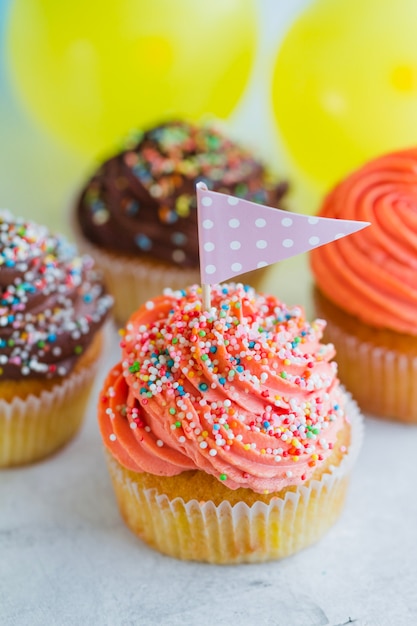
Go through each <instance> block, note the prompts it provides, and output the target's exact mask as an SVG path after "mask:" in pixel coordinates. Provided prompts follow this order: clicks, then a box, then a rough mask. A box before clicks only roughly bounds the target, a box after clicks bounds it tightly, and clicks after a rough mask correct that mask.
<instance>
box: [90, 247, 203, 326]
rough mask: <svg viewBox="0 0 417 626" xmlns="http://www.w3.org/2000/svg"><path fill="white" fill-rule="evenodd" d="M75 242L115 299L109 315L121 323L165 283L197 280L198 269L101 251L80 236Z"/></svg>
mask: <svg viewBox="0 0 417 626" xmlns="http://www.w3.org/2000/svg"><path fill="white" fill-rule="evenodd" d="M78 243H79V247H80V249H81V250H82V251H83V252H84V253H86V254H89V255H90V256H92V257H93V259H94V260H95V262H96V265H97V267H98V268H99V269H100V270H101V271H102V273H103V279H104V282H105V284H106V286H107V289H108V291H109V292H110V293H111V294H112V295H113V297H114V300H115V301H114V306H113V315H114V317H115V319H116V321H117V322H118V323H119V324H124V323H125V322H126V321H127V319H128V318H129V317H130V315H131V314H132V313H133V312H134V311H135V310H136V309H138V308H139V307H140V305H142V304H143V303H144V302H146V301H147V300H150V299H151V298H155V297H156V296H159V295H161V293H162V292H163V290H164V289H165V288H166V287H169V288H171V289H173V290H177V289H184V288H185V287H187V286H188V285H194V284H195V283H198V282H199V281H200V274H199V271H198V269H187V268H178V267H176V266H172V267H171V266H169V265H168V264H165V263H158V262H157V261H148V260H147V259H146V258H140V259H134V258H128V257H123V256H122V255H120V257H118V255H117V253H111V252H105V251H103V250H101V249H100V248H98V247H97V246H94V245H92V244H90V243H89V242H87V241H86V240H83V239H82V238H81V237H79V239H78Z"/></svg>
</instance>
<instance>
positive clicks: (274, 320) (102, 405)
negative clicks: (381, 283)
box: [98, 283, 362, 563]
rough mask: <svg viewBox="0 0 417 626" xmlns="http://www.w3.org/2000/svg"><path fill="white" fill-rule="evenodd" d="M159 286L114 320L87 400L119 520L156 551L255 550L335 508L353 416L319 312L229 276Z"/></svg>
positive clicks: (241, 553) (298, 539) (320, 527)
mask: <svg viewBox="0 0 417 626" xmlns="http://www.w3.org/2000/svg"><path fill="white" fill-rule="evenodd" d="M211 296H212V300H211V307H210V309H209V310H207V311H205V310H204V308H203V304H202V293H201V288H200V287H198V286H193V287H190V288H188V289H187V290H181V291H172V290H165V292H164V295H162V296H159V297H156V298H154V299H152V300H149V301H147V302H146V303H145V304H144V305H142V307H141V308H139V310H138V311H137V312H135V313H134V314H133V315H132V316H131V317H130V319H129V321H128V323H127V324H126V326H125V329H124V330H123V331H121V335H122V338H121V343H120V345H121V352H122V355H121V361H120V363H118V364H117V365H116V366H115V367H113V369H112V370H111V371H110V373H109V374H108V376H107V379H106V381H105V383H104V386H103V389H102V392H101V395H100V399H99V408H98V418H99V425H100V430H101V434H102V438H103V442H104V446H105V450H106V458H107V461H108V467H109V471H110V475H111V478H112V482H113V486H114V490H115V494H116V498H117V501H118V505H119V508H120V511H121V514H122V516H123V518H124V520H125V522H126V524H127V525H128V527H129V528H130V529H131V530H132V531H133V532H134V533H136V534H137V535H138V536H139V537H141V538H142V539H143V540H144V541H145V542H146V543H148V544H149V545H150V546H152V547H154V548H155V549H157V550H159V551H161V552H163V553H165V554H168V555H171V556H174V557H177V558H180V559H188V560H199V561H206V562H211V563H241V562H259V561H266V560H270V559H277V558H282V557H285V556H288V555H290V554H293V553H295V552H297V551H299V550H301V549H303V548H305V547H306V546H308V545H310V544H312V543H314V542H315V541H317V540H318V539H319V538H320V537H321V536H322V535H323V534H324V533H325V532H326V531H327V530H328V529H329V528H330V527H331V526H332V525H333V523H334V522H335V521H336V520H337V518H338V517H339V515H340V513H341V510H342V507H343V503H344V499H345V494H346V489H347V486H348V481H349V474H350V470H351V468H352V466H353V463H354V461H355V458H356V456H357V453H358V449H359V447H360V442H361V437H362V418H361V416H360V413H359V412H358V409H357V407H356V404H355V403H354V402H353V400H352V399H351V398H350V396H349V395H348V394H347V393H346V392H345V391H344V390H343V389H342V388H341V387H340V385H339V382H338V379H337V368H336V364H335V363H334V361H333V357H334V354H335V353H334V348H333V346H332V345H331V344H328V345H326V344H323V343H321V338H322V333H323V328H324V322H323V321H321V320H316V321H314V322H313V323H312V324H310V323H308V322H307V321H306V319H305V316H304V313H303V310H302V309H301V308H300V307H291V308H290V307H287V306H286V305H285V304H283V303H282V302H280V301H279V300H278V299H277V298H275V297H273V296H267V295H259V294H257V293H256V292H255V290H254V289H253V288H251V287H248V286H243V285H242V284H240V283H237V284H235V283H233V284H232V283H230V284H224V285H221V286H213V287H212V292H211Z"/></svg>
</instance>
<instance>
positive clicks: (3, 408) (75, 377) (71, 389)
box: [0, 364, 97, 468]
mask: <svg viewBox="0 0 417 626" xmlns="http://www.w3.org/2000/svg"><path fill="white" fill-rule="evenodd" d="M96 369H97V368H96V365H95V364H93V365H90V366H89V367H88V368H85V369H82V370H80V371H79V372H74V373H73V374H71V375H70V376H69V377H68V378H67V379H65V380H64V381H63V382H61V383H58V384H57V385H56V386H54V387H53V388H52V389H51V390H48V391H42V392H41V393H40V395H38V396H35V395H29V396H28V397H27V398H26V399H24V400H22V399H20V398H18V397H16V398H14V399H13V400H12V401H11V402H6V401H5V400H1V399H0V468H1V467H3V468H4V467H11V466H15V465H23V464H26V463H31V462H33V461H37V460H39V459H41V458H44V457H46V456H48V455H49V454H51V453H52V452H54V451H55V450H57V449H58V448H60V447H61V446H63V445H64V444H65V443H66V442H67V441H69V440H70V439H71V438H72V437H73V436H74V435H75V434H76V432H77V431H78V429H79V427H80V425H81V422H82V419H83V417H84V412H85V407H86V404H87V401H88V397H89V393H90V389H91V386H92V384H93V381H94V377H95V374H96Z"/></svg>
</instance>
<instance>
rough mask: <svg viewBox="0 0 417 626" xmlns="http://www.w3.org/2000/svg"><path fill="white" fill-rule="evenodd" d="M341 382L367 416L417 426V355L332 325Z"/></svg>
mask: <svg viewBox="0 0 417 626" xmlns="http://www.w3.org/2000/svg"><path fill="white" fill-rule="evenodd" d="M326 339H327V340H328V341H331V342H332V343H334V344H335V346H336V349H337V363H338V372H339V376H340V379H341V380H342V382H343V384H344V385H345V386H346V388H347V389H349V390H350V391H351V392H352V393H353V394H354V396H355V398H356V400H357V402H358V404H359V406H360V407H361V409H362V410H363V411H364V412H365V413H371V414H373V415H376V416H378V417H383V418H387V419H396V420H399V421H401V422H406V423H409V424H417V355H413V354H412V353H410V354H406V353H402V352H400V351H396V350H393V349H389V348H386V347H384V346H381V345H376V344H374V343H372V342H367V341H363V340H361V339H358V338H356V337H354V336H352V335H350V334H348V333H346V331H344V330H343V329H341V328H339V327H338V326H336V325H335V324H334V323H329V324H328V327H327V329H326Z"/></svg>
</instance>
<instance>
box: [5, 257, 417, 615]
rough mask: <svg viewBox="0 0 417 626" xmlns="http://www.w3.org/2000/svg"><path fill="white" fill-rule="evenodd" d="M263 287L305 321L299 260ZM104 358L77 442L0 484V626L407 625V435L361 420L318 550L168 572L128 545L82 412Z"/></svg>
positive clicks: (414, 438)
mask: <svg viewBox="0 0 417 626" xmlns="http://www.w3.org/2000/svg"><path fill="white" fill-rule="evenodd" d="M266 286H267V288H268V289H269V290H270V291H272V292H274V293H276V294H277V295H279V296H280V297H281V298H282V299H283V300H285V301H287V302H288V303H291V304H304V305H305V306H306V309H307V311H310V304H309V302H310V301H309V278H308V272H307V269H306V263H305V258H303V257H297V258H296V259H292V260H289V261H286V262H285V263H282V264H280V265H279V266H278V267H277V269H276V271H275V270H274V272H273V274H272V276H271V277H270V279H269V280H268V281H267V283H266ZM118 357H119V348H118V335H117V332H116V329H115V327H111V328H109V331H108V342H107V347H106V352H105V355H104V357H103V361H102V367H101V370H100V374H99V376H98V378H97V382H96V387H95V393H94V394H93V396H92V398H91V402H90V404H89V408H88V411H87V415H86V421H85V425H84V427H83V429H82V431H81V432H80V434H79V435H78V437H77V438H76V439H75V440H74V441H73V442H72V443H71V444H70V445H68V446H67V447H66V448H65V449H64V450H62V451H60V452H59V453H58V454H56V455H55V456H53V457H51V458H49V459H47V460H45V461H43V462H41V463H38V464H36V465H33V466H31V467H26V468H21V469H14V470H3V471H0V625H1V626H15V625H16V626H17V625H18V626H21V625H28V626H49V625H55V624H57V625H59V626H70V625H71V626H72V625H77V626H84V625H90V624H91V625H94V626H96V625H97V626H107V625H108V626H133V625H141V626H142V625H143V626H147V625H149V626H151V625H154V624H155V625H161V626H177V625H178V626H179V625H181V626H188V625H194V624H195V625H198V626H214V625H219V624H220V625H223V624H232V623H234V622H236V623H238V624H240V625H250V626H252V625H256V626H261V625H271V626H272V625H273V626H325V625H326V624H329V625H330V626H339V625H342V624H348V623H353V624H355V626H412V625H414V624H417V539H416V537H417V497H416V487H415V483H416V480H415V477H416V475H417V453H416V448H417V428H413V427H406V426H402V425H398V424H393V423H388V422H382V421H378V420H376V419H371V418H369V417H368V418H367V419H366V437H365V443H364V446H363V449H362V452H361V454H360V457H359V461H358V464H357V466H356V468H355V471H354V473H353V477H352V482H351V488H350V492H349V496H348V501H347V504H346V507H345V510H344V512H343V515H342V517H341V519H340V520H339V521H338V523H337V524H336V525H335V526H334V527H333V528H332V529H331V531H330V532H329V533H328V534H327V535H326V536H325V537H324V539H323V540H322V541H321V542H320V543H319V544H317V545H315V546H313V547H311V548H309V549H307V550H305V551H303V552H301V553H300V554H298V555H296V556H293V557H290V558H288V559H286V560H283V561H279V562H271V563H266V564H260V565H239V566H213V565H207V564H201V563H189V562H181V561H177V560H174V559H171V558H169V557H165V556H163V555H160V554H158V553H157V552H155V551H153V550H152V549H150V548H148V547H147V546H146V545H144V544H143V543H142V542H141V541H140V540H139V539H137V538H136V537H135V536H134V535H133V534H131V533H130V531H129V530H128V529H127V528H126V527H125V525H124V523H123V522H122V520H121V518H120V517H119V513H118V510H117V507H116V504H115V501H114V496H113V491H112V487H111V484H110V479H109V477H108V474H107V470H106V466H105V462H104V456H103V452H102V446H101V441H100V436H99V433H98V428H97V425H96V417H95V405H96V398H97V394H98V390H99V388H100V386H101V383H102V381H103V378H104V376H105V373H106V371H107V369H108V368H109V367H110V365H111V364H113V363H114V362H116V360H117V359H118Z"/></svg>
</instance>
